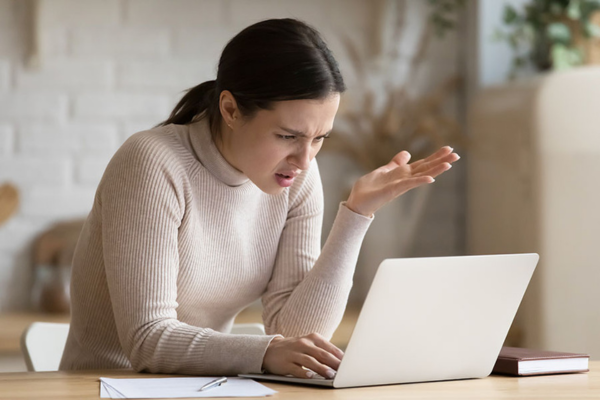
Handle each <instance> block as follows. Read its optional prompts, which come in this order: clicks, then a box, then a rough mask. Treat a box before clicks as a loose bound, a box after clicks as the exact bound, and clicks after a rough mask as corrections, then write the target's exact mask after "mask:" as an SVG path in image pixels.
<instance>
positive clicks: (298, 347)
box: [263, 333, 344, 378]
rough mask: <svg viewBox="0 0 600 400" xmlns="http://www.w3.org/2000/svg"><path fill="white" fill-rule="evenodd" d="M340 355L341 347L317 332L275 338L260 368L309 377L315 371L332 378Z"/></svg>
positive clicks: (340, 357) (281, 373) (271, 371)
mask: <svg viewBox="0 0 600 400" xmlns="http://www.w3.org/2000/svg"><path fill="white" fill-rule="evenodd" d="M343 356H344V353H343V352H342V350H340V349H338V348H337V347H335V346H334V345H333V344H331V343H330V342H329V341H328V340H327V339H325V338H324V337H323V336H321V335H319V334H318V333H311V334H309V335H306V336H302V337H292V338H282V337H276V338H274V339H273V340H272V341H271V343H270V344H269V347H268V348H267V351H266V352H265V356H264V358H263V369H265V370H267V371H268V372H270V373H272V374H277V375H294V376H295V377H297V378H312V377H313V376H314V372H316V373H318V374H319V375H321V376H323V377H325V378H333V376H334V374H335V371H337V369H338V368H339V366H340V362H341V359H342V357H343ZM302 367H305V368H308V369H310V371H307V370H306V369H304V368H302ZM312 371H314V372H312Z"/></svg>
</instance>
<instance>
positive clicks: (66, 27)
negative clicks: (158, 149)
mask: <svg viewBox="0 0 600 400" xmlns="http://www.w3.org/2000/svg"><path fill="white" fill-rule="evenodd" d="M598 9H600V3H599V2H597V1H595V0H510V1H508V0H304V1H293V0H279V1H276V0H0V371H16V370H23V369H24V368H25V367H24V364H23V362H22V358H21V356H20V353H19V343H18V341H19V336H20V333H21V332H22V330H23V329H24V328H25V327H26V326H27V325H28V324H29V323H31V322H32V321H60V322H68V320H69V314H68V313H69V290H68V287H69V274H70V262H71V257H72V254H73V250H74V247H75V245H76V242H77V237H78V234H79V230H80V229H81V225H82V222H83V219H85V217H86V215H87V213H88V212H89V210H90V209H91V205H92V201H93V196H94V192H95V190H96V187H97V185H98V183H99V181H100V179H101V177H102V174H103V171H104V168H105V167H106V165H107V163H108V161H109V160H110V158H111V156H112V155H113V154H114V152H115V151H116V150H117V149H118V148H119V146H120V145H121V144H122V143H123V142H124V141H125V140H126V139H127V138H128V137H129V136H130V135H132V134H134V133H136V132H138V131H141V130H146V129H149V128H151V127H152V126H154V125H155V124H157V123H158V122H161V121H163V120H164V119H166V118H167V117H168V115H169V113H170V111H171V110H172V108H173V107H174V106H175V104H176V103H177V101H178V100H179V98H180V97H181V96H182V95H183V91H184V90H185V89H187V88H190V87H192V86H195V85H197V84H199V83H201V82H203V81H206V80H211V79H214V78H215V77H216V66H217V63H218V59H219V56H220V52H221V50H222V49H223V47H224V46H225V44H226V43H227V41H228V40H229V39H231V38H232V37H233V36H234V35H235V34H236V33H238V32H239V31H240V30H242V29H243V28H245V27H246V26H248V25H250V24H252V23H254V22H257V21H260V20H263V19H267V18H283V17H294V18H299V19H301V20H303V21H305V22H307V23H309V24H311V25H313V26H314V27H315V28H317V29H318V30H319V31H320V32H321V33H322V35H323V37H324V38H325V40H326V41H327V43H328V44H329V46H330V48H331V49H332V51H333V53H334V56H335V57H336V59H337V60H338V62H339V65H340V69H341V71H342V74H343V75H344V78H345V80H346V83H347V86H348V90H347V92H346V93H345V94H344V95H343V96H342V103H341V106H340V110H339V112H338V115H337V117H336V122H335V125H334V132H333V134H332V137H331V138H330V139H329V140H328V141H327V142H326V143H325V145H324V147H323V149H322V151H321V153H320V154H319V155H318V156H317V158H318V160H319V165H320V170H321V175H322V179H323V185H324V190H325V201H326V203H325V218H324V225H323V241H324V240H325V239H326V237H327V234H328V232H329V229H330V227H331V225H332V223H333V219H334V217H335V214H336V211H337V208H338V205H339V202H340V201H342V200H345V199H346V198H347V196H348V194H349V191H350V188H351V187H352V184H353V182H354V181H355V180H356V179H357V178H358V177H360V176H361V175H362V174H364V173H366V172H368V171H370V170H371V169H374V168H376V167H378V166H381V165H383V164H385V163H387V162H388V161H389V159H390V158H391V157H392V156H393V155H394V154H395V153H397V152H398V151H400V150H409V151H410V152H411V153H412V154H413V159H417V158H421V157H424V156H426V155H428V154H429V153H431V152H432V151H434V150H435V149H437V148H438V147H440V146H442V145H447V144H449V145H451V146H453V147H454V148H455V149H456V151H457V152H458V153H459V154H460V155H461V157H462V159H461V160H460V161H459V162H458V163H456V164H455V166H454V168H453V169H452V170H451V171H449V172H448V173H446V174H444V175H443V176H441V177H440V178H439V179H437V180H436V183H435V184H434V185H431V186H428V187H426V188H420V189H418V190H415V191H413V192H410V193H408V194H406V195H404V196H402V197H401V198H400V199H398V200H397V201H395V202H394V203H392V204H389V205H388V206H386V207H385V208H383V209H382V210H381V211H380V212H378V214H377V216H376V218H375V220H374V222H373V224H372V226H371V228H370V230H369V232H368V234H367V237H366V238H365V242H364V244H363V247H362V249H361V256H360V259H359V262H358V266H357V270H356V274H355V284H354V287H353V290H352V293H351V295H350V299H349V306H348V311H347V313H346V317H345V318H344V321H343V322H342V325H340V329H339V330H338V332H336V336H334V338H333V339H332V340H333V341H334V343H336V344H338V345H340V346H341V347H343V345H344V343H345V342H347V339H348V337H349V335H350V333H351V331H352V326H353V323H354V321H355V320H356V316H357V315H358V311H359V310H360V307H361V305H362V301H363V300H364V297H365V295H366V293H367V291H368V288H369V285H370V283H371V281H372V279H373V276H374V274H375V271H376V269H377V266H378V265H379V263H380V262H381V261H382V260H383V259H385V258H391V257H431V256H452V255H468V254H501V253H516V252H538V253H539V254H540V256H541V259H540V264H539V265H538V269H537V271H536V273H535V275H534V278H533V280H532V282H531V285H530V287H529V289H528V292H527V294H526V296H525V299H524V300H523V303H522V305H521V308H520V310H519V313H518V315H517V318H516V319H515V322H514V324H513V326H512V328H511V330H510V332H509V335H508V338H507V341H506V344H507V345H513V346H523V347H532V348H540V349H549V350H557V351H573V352H587V353H589V354H590V355H591V356H592V359H597V358H598V357H600V341H599V339H598V338H599V337H600V318H599V312H598V309H599V306H600V291H599V290H598V287H599V286H600V269H599V268H598V267H597V261H596V260H597V259H598V255H597V252H596V251H595V250H596V247H597V244H596V240H597V239H599V238H600V211H598V209H597V204H598V203H600V190H598V189H597V188H596V186H597V185H596V184H595V183H594V182H595V181H596V180H597V179H598V178H597V177H596V175H597V174H596V172H598V171H599V170H600V166H599V163H598V156H600V134H598V133H599V132H598V123H597V121H596V118H595V117H596V115H597V114H598V112H597V109H598V107H599V106H600V68H599V67H596V66H594V64H598V63H600V40H599V39H598V37H600V20H599V18H600V14H598V12H597V10H598ZM257 318H258V320H260V304H259V303H257V304H254V305H252V306H251V307H249V309H248V310H247V312H246V311H245V312H242V314H240V316H239V321H241V322H249V321H255V320H257Z"/></svg>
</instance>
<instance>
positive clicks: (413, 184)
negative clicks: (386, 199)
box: [394, 175, 435, 197]
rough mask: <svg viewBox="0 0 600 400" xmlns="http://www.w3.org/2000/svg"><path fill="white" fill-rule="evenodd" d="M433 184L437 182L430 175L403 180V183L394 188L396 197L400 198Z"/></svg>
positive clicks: (400, 182) (399, 182)
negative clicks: (416, 189)
mask: <svg viewBox="0 0 600 400" xmlns="http://www.w3.org/2000/svg"><path fill="white" fill-rule="evenodd" d="M433 182H435V179H433V178H432V177H431V176H428V175H427V176H418V177H415V178H408V179H403V180H401V181H398V182H397V183H396V185H395V186H394V197H398V196H400V195H401V194H403V193H406V192H408V191H409V190H412V189H414V188H417V187H419V186H422V185H426V184H428V183H433Z"/></svg>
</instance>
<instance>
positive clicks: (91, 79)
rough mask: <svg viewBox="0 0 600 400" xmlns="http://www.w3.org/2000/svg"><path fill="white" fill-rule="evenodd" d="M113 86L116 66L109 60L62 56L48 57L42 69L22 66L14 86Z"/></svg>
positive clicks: (32, 88)
mask: <svg viewBox="0 0 600 400" xmlns="http://www.w3.org/2000/svg"><path fill="white" fill-rule="evenodd" d="M113 86H114V67H113V63H111V62H108V61H90V60H87V59H85V60H78V59H73V58H61V59H51V60H45V61H44V66H43V68H40V69H39V70H31V69H19V70H17V73H16V79H15V88H16V90H18V91H22V92H25V91H27V92H30V91H38V90H45V89H48V90H59V91H63V92H64V91H73V90H76V91H81V90H103V89H104V90H106V89H110V88H111V87H113Z"/></svg>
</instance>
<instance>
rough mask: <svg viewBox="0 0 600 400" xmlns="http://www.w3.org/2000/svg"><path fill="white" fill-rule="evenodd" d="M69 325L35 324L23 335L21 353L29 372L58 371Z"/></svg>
mask: <svg viewBox="0 0 600 400" xmlns="http://www.w3.org/2000/svg"><path fill="white" fill-rule="evenodd" d="M68 334H69V324H57V323H50V322H34V323H32V324H31V325H29V326H28V327H27V329H25V331H24V332H23V334H22V335H21V352H22V353H23V357H24V358H25V364H26V365H27V370H28V371H58V366H59V365H60V360H61V358H62V354H63V350H64V349H65V344H66V342H67V335H68Z"/></svg>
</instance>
